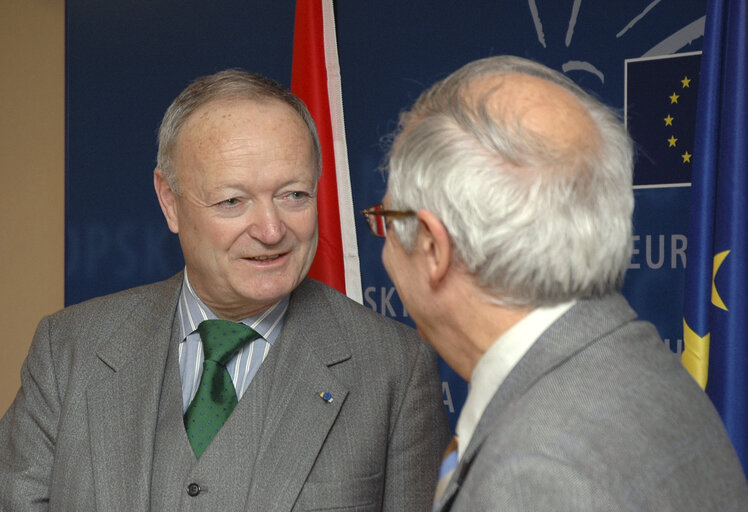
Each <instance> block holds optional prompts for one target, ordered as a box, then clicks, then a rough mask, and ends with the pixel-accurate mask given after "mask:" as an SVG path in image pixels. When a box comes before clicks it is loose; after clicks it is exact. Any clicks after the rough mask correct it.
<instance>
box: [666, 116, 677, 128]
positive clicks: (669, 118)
mask: <svg viewBox="0 0 748 512" xmlns="http://www.w3.org/2000/svg"><path fill="white" fill-rule="evenodd" d="M673 119H675V118H674V117H672V116H671V115H670V114H668V115H667V117H666V118H665V126H673Z"/></svg>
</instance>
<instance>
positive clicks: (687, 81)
mask: <svg viewBox="0 0 748 512" xmlns="http://www.w3.org/2000/svg"><path fill="white" fill-rule="evenodd" d="M680 83H682V84H683V88H684V89H685V88H686V87H691V79H690V78H688V77H687V76H684V77H683V80H681V81H680Z"/></svg>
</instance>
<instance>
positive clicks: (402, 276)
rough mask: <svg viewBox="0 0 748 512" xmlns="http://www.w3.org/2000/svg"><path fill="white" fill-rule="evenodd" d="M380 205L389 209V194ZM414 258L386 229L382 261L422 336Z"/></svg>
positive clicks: (395, 236)
mask: <svg viewBox="0 0 748 512" xmlns="http://www.w3.org/2000/svg"><path fill="white" fill-rule="evenodd" d="M382 206H383V208H384V209H385V210H389V209H391V205H390V201H389V194H386V195H385V196H384V199H382ZM385 222H388V223H389V222H391V221H389V220H385ZM388 227H389V226H388ZM414 259H415V258H414V255H413V254H408V253H407V252H406V251H405V249H404V248H403V246H402V245H401V244H400V241H399V240H398V239H397V235H396V234H395V232H394V231H393V230H391V229H388V230H387V237H386V238H385V242H384V247H383V248H382V263H383V264H384V268H385V270H386V271H387V274H388V275H389V276H390V279H391V280H392V283H393V284H394V285H395V288H396V289H397V293H398V295H399V296H400V300H401V301H402V303H403V306H405V309H406V310H407V311H408V315H409V316H410V317H411V318H412V319H413V321H414V322H415V324H416V327H417V328H418V330H419V332H421V335H422V336H423V334H424V333H423V332H422V330H421V329H422V324H423V322H422V320H423V315H422V314H421V309H420V307H419V305H420V304H422V301H421V300H419V299H418V293H419V289H420V286H419V284H420V281H419V279H418V277H419V276H420V269H419V268H418V267H417V266H416V265H415V262H414Z"/></svg>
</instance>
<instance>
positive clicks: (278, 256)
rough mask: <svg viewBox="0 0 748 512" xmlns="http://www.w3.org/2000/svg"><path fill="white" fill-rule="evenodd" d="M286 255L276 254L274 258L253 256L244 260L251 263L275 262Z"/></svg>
mask: <svg viewBox="0 0 748 512" xmlns="http://www.w3.org/2000/svg"><path fill="white" fill-rule="evenodd" d="M285 254H286V253H283V254H274V255H272V256H253V257H249V258H244V259H245V260H250V261H273V260H277V259H278V258H280V257H282V256H284V255H285Z"/></svg>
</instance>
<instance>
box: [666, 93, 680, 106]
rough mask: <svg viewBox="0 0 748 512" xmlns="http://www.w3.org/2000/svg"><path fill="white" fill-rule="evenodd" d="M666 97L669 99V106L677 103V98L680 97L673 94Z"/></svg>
mask: <svg viewBox="0 0 748 512" xmlns="http://www.w3.org/2000/svg"><path fill="white" fill-rule="evenodd" d="M668 97H669V98H670V103H671V104H673V103H678V98H680V96H678V95H677V94H675V93H673V94H671V95H670V96H668Z"/></svg>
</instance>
